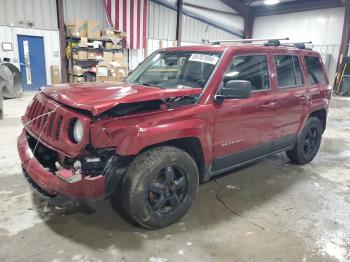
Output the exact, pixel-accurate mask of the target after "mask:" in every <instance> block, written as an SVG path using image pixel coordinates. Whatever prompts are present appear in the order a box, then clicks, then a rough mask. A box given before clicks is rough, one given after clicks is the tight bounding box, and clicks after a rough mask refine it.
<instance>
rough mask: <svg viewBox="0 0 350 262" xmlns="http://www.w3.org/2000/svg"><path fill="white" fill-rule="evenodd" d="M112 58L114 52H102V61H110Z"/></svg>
mask: <svg viewBox="0 0 350 262" xmlns="http://www.w3.org/2000/svg"><path fill="white" fill-rule="evenodd" d="M113 59H114V54H113V53H112V52H108V51H104V52H103V62H112V61H113Z"/></svg>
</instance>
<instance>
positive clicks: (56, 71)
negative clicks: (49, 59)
mask: <svg viewBox="0 0 350 262" xmlns="http://www.w3.org/2000/svg"><path fill="white" fill-rule="evenodd" d="M50 73H51V84H52V85H56V84H60V83H61V76H60V67H59V66H58V65H52V66H51V67H50Z"/></svg>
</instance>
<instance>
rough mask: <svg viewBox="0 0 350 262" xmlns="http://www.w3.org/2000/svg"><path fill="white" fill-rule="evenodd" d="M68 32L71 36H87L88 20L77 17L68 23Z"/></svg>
mask: <svg viewBox="0 0 350 262" xmlns="http://www.w3.org/2000/svg"><path fill="white" fill-rule="evenodd" d="M66 33H67V36H70V37H87V33H88V31H87V22H86V20H85V19H75V20H72V21H69V22H67V23H66Z"/></svg>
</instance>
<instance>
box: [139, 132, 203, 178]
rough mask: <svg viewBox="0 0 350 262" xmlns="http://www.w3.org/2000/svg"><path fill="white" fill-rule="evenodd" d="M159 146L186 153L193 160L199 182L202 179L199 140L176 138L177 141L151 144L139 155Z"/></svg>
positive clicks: (194, 138)
mask: <svg viewBox="0 0 350 262" xmlns="http://www.w3.org/2000/svg"><path fill="white" fill-rule="evenodd" d="M160 146H172V147H176V148H179V149H182V150H183V151H185V152H186V153H188V154H189V155H190V156H191V157H192V158H193V160H194V161H195V163H196V165H197V168H198V172H199V177H200V181H201V180H202V179H203V177H204V174H205V159H204V151H203V147H202V145H201V142H200V140H199V138H197V137H184V138H177V139H172V140H167V141H163V142H161V143H157V144H152V145H150V146H147V147H145V148H143V149H142V150H141V152H140V153H142V152H144V151H147V150H149V149H152V148H155V147H160Z"/></svg>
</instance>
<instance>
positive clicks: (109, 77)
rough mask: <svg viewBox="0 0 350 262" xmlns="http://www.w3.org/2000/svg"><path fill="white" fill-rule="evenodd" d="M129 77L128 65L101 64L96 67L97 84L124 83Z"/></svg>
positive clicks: (115, 63)
mask: <svg viewBox="0 0 350 262" xmlns="http://www.w3.org/2000/svg"><path fill="white" fill-rule="evenodd" d="M127 75H128V67H127V65H125V64H124V65H120V64H118V63H117V62H100V63H98V65H97V66H96V81H97V82H114V83H122V82H123V80H124V79H125V77H127Z"/></svg>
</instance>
